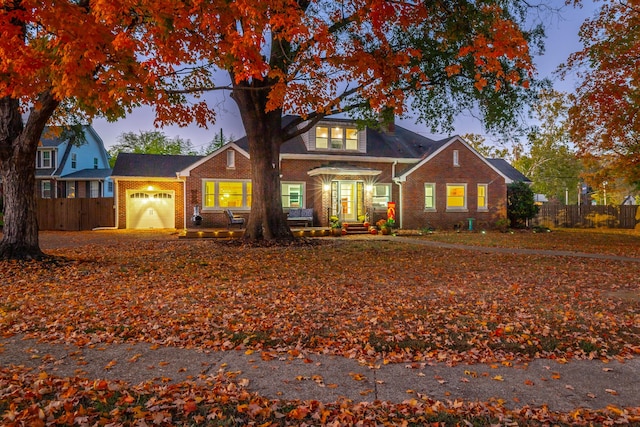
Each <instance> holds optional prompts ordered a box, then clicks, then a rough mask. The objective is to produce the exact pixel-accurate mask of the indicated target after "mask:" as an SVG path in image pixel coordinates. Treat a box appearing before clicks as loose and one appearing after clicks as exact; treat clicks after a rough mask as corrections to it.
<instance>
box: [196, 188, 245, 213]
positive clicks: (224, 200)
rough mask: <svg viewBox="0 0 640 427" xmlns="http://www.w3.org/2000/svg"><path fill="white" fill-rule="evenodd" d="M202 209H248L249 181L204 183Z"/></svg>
mask: <svg viewBox="0 0 640 427" xmlns="http://www.w3.org/2000/svg"><path fill="white" fill-rule="evenodd" d="M203 193H204V201H203V208H204V209H226V208H236V209H250V208H251V181H205V183H204V192H203Z"/></svg>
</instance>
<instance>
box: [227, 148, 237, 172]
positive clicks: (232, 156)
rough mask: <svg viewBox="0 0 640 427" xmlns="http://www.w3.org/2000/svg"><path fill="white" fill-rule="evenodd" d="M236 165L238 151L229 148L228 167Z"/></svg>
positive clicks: (231, 167)
mask: <svg viewBox="0 0 640 427" xmlns="http://www.w3.org/2000/svg"><path fill="white" fill-rule="evenodd" d="M235 167H236V152H235V151H233V150H231V149H229V150H227V168H228V169H233V168H235Z"/></svg>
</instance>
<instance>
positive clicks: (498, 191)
mask: <svg viewBox="0 0 640 427" xmlns="http://www.w3.org/2000/svg"><path fill="white" fill-rule="evenodd" d="M454 150H458V156H459V165H460V166H457V167H456V166H453V151H454ZM425 183H435V184H436V210H435V212H431V211H425V209H424V196H425V194H424V184H425ZM457 183H467V192H466V197H467V211H466V212H456V211H447V208H446V204H447V194H446V185H447V184H457ZM478 184H489V186H488V191H487V196H488V211H487V212H482V211H480V212H479V211H478V210H477V196H478V192H477V185H478ZM402 192H403V194H402V196H403V202H404V203H403V206H402V215H403V218H402V226H403V228H409V229H418V228H422V227H426V226H431V227H435V228H439V229H453V227H454V225H456V224H458V223H462V224H464V226H465V227H467V226H468V220H467V219H468V218H474V219H475V223H474V224H475V226H477V227H483V228H491V227H493V226H495V223H496V221H497V220H499V219H501V218H505V217H506V195H507V187H506V184H505V180H504V178H503V177H502V176H501V175H500V174H498V173H497V172H495V171H494V170H493V169H492V168H491V167H490V166H489V165H487V164H486V163H485V162H484V161H483V160H482V159H480V158H479V157H478V156H477V155H476V154H475V153H474V152H472V151H470V150H469V149H468V148H467V147H466V146H465V145H464V144H462V143H460V142H454V143H453V144H451V145H450V146H448V147H447V148H446V149H445V150H443V151H442V152H441V153H439V154H438V155H437V156H436V157H434V158H433V159H431V160H430V161H429V162H427V163H425V164H424V165H423V166H422V167H420V169H419V170H417V171H415V172H413V173H411V174H410V175H409V176H408V177H407V181H406V182H405V183H403V185H402Z"/></svg>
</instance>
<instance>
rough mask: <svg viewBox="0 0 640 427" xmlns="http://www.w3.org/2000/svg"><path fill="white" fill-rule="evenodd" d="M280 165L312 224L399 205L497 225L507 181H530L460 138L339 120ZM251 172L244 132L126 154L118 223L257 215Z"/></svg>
mask: <svg viewBox="0 0 640 427" xmlns="http://www.w3.org/2000/svg"><path fill="white" fill-rule="evenodd" d="M280 171H281V186H282V187H281V190H282V204H283V208H284V211H285V213H286V212H288V211H289V210H290V209H295V208H312V209H313V211H314V225H323V226H326V225H328V221H329V216H331V215H336V216H339V217H340V218H341V219H342V220H343V221H346V222H359V221H360V222H361V221H362V220H363V219H365V218H367V219H368V220H369V221H371V222H375V221H376V220H378V219H381V218H386V216H387V206H388V203H389V202H394V203H395V204H396V211H395V212H396V221H397V223H398V225H399V226H400V227H401V228H406V229H416V228H422V227H434V228H440V229H442V228H445V229H448V228H453V227H454V226H461V225H462V224H466V223H467V222H468V221H469V218H473V221H475V222H476V224H481V225H482V226H483V227H488V228H490V227H492V226H493V225H495V223H496V222H497V221H498V220H500V219H504V218H506V194H507V185H508V184H509V183H511V182H514V181H528V179H527V178H526V177H524V176H523V175H522V174H520V173H519V172H518V171H517V170H515V169H514V168H513V167H511V165H509V164H508V163H507V162H505V161H504V160H500V159H485V158H484V157H482V156H481V155H480V154H479V153H478V152H477V151H475V150H474V149H473V148H472V147H471V146H469V144H467V143H466V142H465V141H464V140H463V139H462V138H460V137H458V136H454V137H451V138H446V139H442V140H437V141H436V140H432V139H429V138H426V137H424V136H421V135H419V134H416V133H414V132H411V131H409V130H407V129H404V128H402V127H400V126H395V125H391V126H389V127H388V128H387V129H386V130H385V131H379V130H374V129H370V128H366V129H358V128H357V127H356V125H355V124H354V123H353V122H352V121H350V120H347V119H334V118H327V119H325V120H323V121H321V122H319V123H318V124H316V125H315V126H314V127H313V128H312V129H311V130H309V131H308V132H306V133H305V134H303V135H301V136H299V137H296V138H293V139H292V140H289V141H287V142H285V143H284V144H283V145H282V147H281V154H280ZM250 172H251V163H250V159H249V153H248V144H247V140H246V138H241V139H239V140H238V141H235V142H233V143H229V144H227V145H225V146H223V147H221V148H220V149H218V150H217V151H215V152H213V153H211V154H210V155H208V156H206V157H199V156H157V155H142V154H127V153H121V154H120V155H119V156H118V159H117V161H116V164H115V167H114V170H113V175H112V179H113V180H114V183H115V194H116V196H115V197H116V206H117V212H118V221H117V227H119V228H150V227H161V226H162V228H191V227H193V226H194V224H193V223H192V221H191V220H192V218H194V217H196V216H199V217H201V218H202V222H201V224H200V226H201V227H226V225H227V219H226V216H225V209H231V210H232V211H233V213H235V214H238V215H241V216H245V217H248V215H249V213H250V209H251V173H250ZM145 200H146V202H145ZM154 203H155V204H156V205H157V206H158V207H149V206H151V205H152V204H154ZM154 206H155V205H154ZM145 218H146V219H145ZM154 221H155V222H154Z"/></svg>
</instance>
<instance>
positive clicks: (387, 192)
mask: <svg viewBox="0 0 640 427" xmlns="http://www.w3.org/2000/svg"><path fill="white" fill-rule="evenodd" d="M390 201H391V184H376V185H374V186H373V200H372V201H371V202H372V204H373V207H374V208H385V209H386V208H387V202H390Z"/></svg>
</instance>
